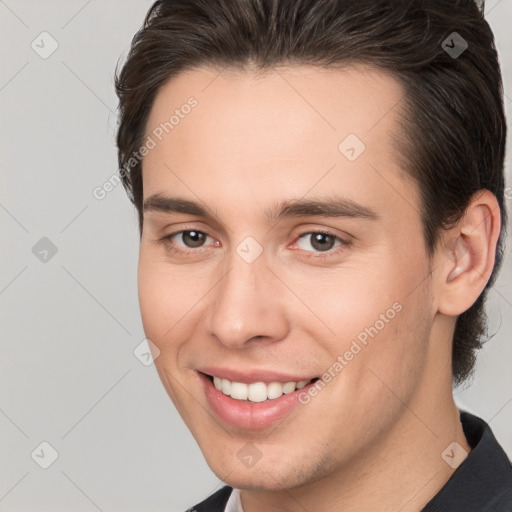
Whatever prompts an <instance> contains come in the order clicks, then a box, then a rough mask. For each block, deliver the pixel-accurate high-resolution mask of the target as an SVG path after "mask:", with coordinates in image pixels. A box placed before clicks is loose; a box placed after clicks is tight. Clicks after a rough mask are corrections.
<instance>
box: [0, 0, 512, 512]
mask: <svg viewBox="0 0 512 512" xmlns="http://www.w3.org/2000/svg"><path fill="white" fill-rule="evenodd" d="M151 3H152V1H151V0H147V1H146V0H144V1H143V0H137V1H135V0H130V1H127V0H108V1H105V0H103V1H100V0H89V1H85V0H72V1H70V0H67V1H64V0H61V1H57V0H51V1H50V0H46V1H41V0H39V1H36V0H32V1H29V0H5V1H3V0H0V38H1V45H0V51H1V65H0V104H1V124H0V130H1V132H0V134H1V136H0V140H1V150H0V168H1V171H2V182H1V183H2V186H1V189H0V220H1V223H2V239H1V243H2V248H3V250H2V273H1V276H0V310H1V315H2V316H1V321H0V325H1V335H2V336H1V342H2V347H1V348H2V357H1V358H0V364H1V368H0V376H1V377H0V378H1V381H0V390H1V395H0V431H1V445H2V446H1V454H2V455H1V458H0V460H1V463H0V511H43V510H44V511H60V510H74V511H77V512H78V511H84V512H85V511H94V510H102V511H104V512H107V511H130V510H146V511H160V510H162V511H163V510H165V511H180V510H184V509H185V508H187V507H189V506H192V505H193V504H194V503H196V502H198V501H200V500H201V499H203V498H204V497H205V496H206V495H208V494H209V493H210V492H212V491H213V490H214V489H215V488H216V487H217V486H218V485H219V484H220V482H219V480H218V479H217V478H216V477H215V476H214V475H213V474H212V473H211V472H210V470H209V469H208V467H207V466H206V464H205V462H204V461H203V458H202V456H201V453H200V451H199V449H198V448H197V446H196V444H195V442H194V440H193V438H192V436H191V435H190V434H189V432H188V431H187V429H186V428H185V427H184V426H183V425H182V422H181V420H180V418H179V416H178V415H177V413H176V412H175V410H174V407H173V406H172V404H171V402H170V400H169V398H168V397H167V395H166V393H165V391H164V390H163V387H162V386H161V384H160V381H159V379H158V377H157V374H156V371H155V370H154V368H153V367H152V366H144V364H142V363H141V361H139V360H138V359H137V358H136V357H135V356H134V353H133V350H134V349H135V348H136V347H137V346H138V345H139V344H140V343H141V341H142V340H143V339H144V333H143V330H142V324H141V321H140V316H139V309H138V303H137V288H136V267H137V251H138V233H137V225H136V216H135V212H134V209H133V208H132V206H131V204H130V203H129V201H128V200H127V198H126V195H125V192H124V189H123V188H122V185H118V186H117V187H115V188H114V189H113V190H112V191H111V192H109V193H108V194H107V196H106V197H105V198H104V199H103V200H97V199H95V198H94V196H93V194H92V191H93V189H94V188H95V187H98V186H101V185H102V184H103V183H104V182H106V181H107V180H108V179H109V178H110V177H111V176H112V175H113V174H114V173H115V172H116V169H117V165H116V163H117V160H116V151H115V143H114V141H115V138H114V137H115V128H116V106H117V101H116V97H115V94H114V90H113V72H114V68H115V64H116V62H117V60H118V58H119V57H120V56H125V55H126V52H127V50H128V48H129V43H130V41H131V38H132V36H133V34H134V33H135V32H136V30H137V29H138V28H139V26H140V24H141V23H142V20H143V16H144V15H145V13H146V11H147V9H148V8H149V6H150V5H151ZM487 16H488V20H489V22H490V23H491V25H492V27H493V29H494V31H495V35H496V38H497V44H498V50H499V51H500V55H501V62H502V68H503V74H504V79H505V91H506V94H507V96H506V99H505V104H506V109H507V113H508V117H509V118H512V100H511V98H512V58H511V49H512V32H511V30H510V22H511V21H512V1H511V0H494V1H490V2H488V5H487ZM454 30H456V27H454ZM43 31H47V32H48V33H49V34H51V37H52V38H53V39H54V40H56V41H57V43H58V45H59V46H58V49H57V50H56V51H55V52H54V53H53V54H52V55H51V56H49V57H48V58H46V59H43V58H41V57H40V56H39V54H38V53H36V52H35V51H34V50H33V49H32V47H31V43H32V41H33V40H36V43H38V41H39V46H40V47H41V46H42V45H43V43H41V42H40V41H41V37H38V36H39V35H40V34H41V32H43ZM42 37H43V36H42ZM44 37H46V39H45V40H44V41H45V42H44V48H41V49H40V51H43V50H48V49H49V48H51V46H50V45H51V40H50V39H49V38H48V36H44ZM509 145H510V137H509ZM509 147H510V146H509ZM508 154H509V157H508V160H507V174H508V184H509V189H508V193H509V198H510V197H511V196H512V188H510V185H512V179H511V165H510V163H511V160H510V151H509V152H508ZM508 205H509V207H510V206H512V199H509V201H508ZM43 237H47V238H48V239H49V240H51V243H52V244H53V245H54V246H55V247H56V249H57V253H56V254H55V255H53V256H52V252H51V248H50V247H49V245H48V241H45V240H43V241H40V240H41V239H42V238H43ZM36 244H39V245H36ZM510 245H511V244H510V243H509V247H508V248H507V261H505V268H504V271H503V272H502V274H501V277H500V279H499V281H498V283H497V285H496V287H495V290H494V291H493V292H492V293H491V294H490V297H489V315H490V325H491V332H496V335H495V336H494V338H493V339H492V341H491V342H489V343H488V344H487V345H486V346H485V348H484V350H482V352H481V354H480V359H479V365H478V370H477V373H476V375H475V378H474V380H473V382H472V384H471V385H466V387H465V389H462V390H456V396H457V401H458V403H459V404H460V405H461V406H463V407H465V408H466V409H468V410H470V411H472V412H474V413H476V414H478V415H480V416H481V417H483V418H484V419H486V420H487V421H490V423H491V426H492V428H493V430H494V432H495V435H496V436H497V438H498V440H499V441H500V442H501V444H502V446H503V447H504V448H505V450H506V451H507V452H508V454H509V455H512V429H511V428H510V426H511V425H512V372H511V371H510V364H511V362H512V344H511V342H510V339H511V333H512V321H511V317H512V272H511V270H510V267H512V266H511V265H510V252H511V251H510ZM34 246H36V249H34V251H35V252H36V254H34V253H33V247H34ZM44 250H48V251H49V252H48V253H47V254H46V256H45V253H44ZM41 251H43V252H41ZM44 257H46V260H47V261H41V260H40V258H44ZM43 441H46V442H48V443H50V445H51V446H52V447H53V448H54V449H55V450H56V451H57V452H58V458H57V459H56V460H55V462H54V463H53V464H52V465H51V466H50V467H49V468H48V469H42V468H41V467H40V466H39V465H38V463H39V464H41V463H42V464H44V463H45V462H46V463H47V462H48V461H50V459H51V451H50V449H49V448H47V447H45V446H44V445H43V446H42V447H40V443H41V442H43ZM34 450H35V452H34ZM41 450H42V451H41ZM33 452H34V453H35V454H34V455H33V457H32V456H31V454H32V453H33ZM36 461H37V462H38V463H36Z"/></svg>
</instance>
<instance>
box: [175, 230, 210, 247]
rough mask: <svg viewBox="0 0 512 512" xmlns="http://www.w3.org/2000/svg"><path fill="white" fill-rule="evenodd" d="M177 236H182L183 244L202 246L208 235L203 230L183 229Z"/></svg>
mask: <svg viewBox="0 0 512 512" xmlns="http://www.w3.org/2000/svg"><path fill="white" fill-rule="evenodd" d="M177 236H179V237H181V241H182V242H183V244H184V245H185V246H186V247H190V248H194V247H201V246H202V245H203V244H204V242H205V240H206V237H207V235H206V234H205V233H202V232H201V231H181V232H180V233H177Z"/></svg>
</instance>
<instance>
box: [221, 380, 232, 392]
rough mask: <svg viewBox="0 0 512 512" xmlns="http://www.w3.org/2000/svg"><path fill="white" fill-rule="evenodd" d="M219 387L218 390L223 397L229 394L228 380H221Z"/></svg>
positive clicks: (229, 384)
mask: <svg viewBox="0 0 512 512" xmlns="http://www.w3.org/2000/svg"><path fill="white" fill-rule="evenodd" d="M220 386H221V388H220V389H221V391H222V392H223V393H224V394H225V395H229V394H231V381H230V380H228V379H221V383H220Z"/></svg>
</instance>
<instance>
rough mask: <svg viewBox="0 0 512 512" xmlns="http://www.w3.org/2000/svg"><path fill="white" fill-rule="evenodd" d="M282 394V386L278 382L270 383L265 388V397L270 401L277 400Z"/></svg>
mask: <svg viewBox="0 0 512 512" xmlns="http://www.w3.org/2000/svg"><path fill="white" fill-rule="evenodd" d="M282 394H283V386H282V384H281V383H280V382H271V383H270V384H269V385H268V386H267V397H268V398H270V399H271V400H272V399H273V398H279V397H280V396H281V395H282Z"/></svg>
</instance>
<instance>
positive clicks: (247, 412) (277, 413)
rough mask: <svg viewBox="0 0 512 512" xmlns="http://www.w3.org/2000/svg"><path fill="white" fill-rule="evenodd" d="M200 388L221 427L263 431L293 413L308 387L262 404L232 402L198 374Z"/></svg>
mask: <svg viewBox="0 0 512 512" xmlns="http://www.w3.org/2000/svg"><path fill="white" fill-rule="evenodd" d="M198 375H199V377H200V379H201V382H202V384H203V388H204V393H205V395H206V399H207V400H208V403H209V405H210V407H211V409H212V410H213V412H214V413H215V414H216V415H217V416H218V418H219V419H221V420H222V421H223V422H224V423H227V424H229V425H231V426H234V427H239V428H243V429H248V430H256V429H264V428H267V427H270V426H272V425H275V424H276V423H280V422H281V421H283V420H284V419H285V418H286V417H287V416H288V415H289V414H291V412H292V411H293V409H295V408H296V407H298V406H299V405H301V403H300V402H299V399H298V397H299V393H302V392H304V391H307V389H308V387H309V386H312V385H313V383H309V384H307V385H306V386H304V387H303V388H301V389H297V390H295V391H294V392H293V393H289V394H287V395H281V396H280V397H279V398H274V399H272V400H265V401H264V402H244V401H242V400H235V399H234V398H231V397H230V396H227V395H225V394H224V393H222V392H221V391H219V390H218V389H217V388H216V387H215V386H214V385H213V382H212V381H211V380H210V378H209V377H207V376H206V375H204V374H203V373H198Z"/></svg>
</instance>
